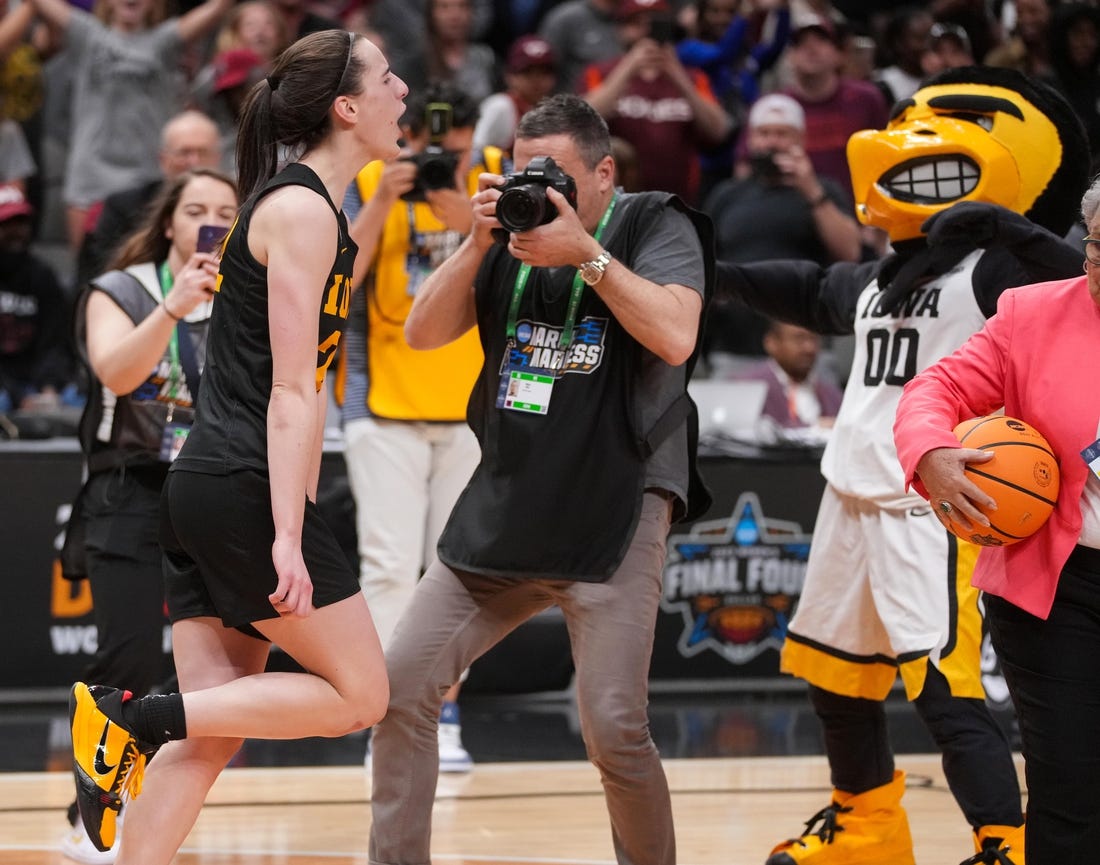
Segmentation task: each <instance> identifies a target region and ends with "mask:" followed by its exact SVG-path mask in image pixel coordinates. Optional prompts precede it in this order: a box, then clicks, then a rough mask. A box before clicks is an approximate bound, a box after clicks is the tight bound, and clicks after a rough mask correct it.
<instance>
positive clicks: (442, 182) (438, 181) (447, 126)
mask: <svg viewBox="0 0 1100 865" xmlns="http://www.w3.org/2000/svg"><path fill="white" fill-rule="evenodd" d="M424 121H425V125H426V127H427V130H428V146H427V147H425V148H424V149H423V150H421V151H420V152H419V153H414V154H412V155H411V156H405V157H402V161H404V162H411V163H413V164H414V165H415V166H416V180H415V182H414V183H413V188H412V189H410V190H409V191H408V192H406V193H405V194H404V195H402V196H401V197H402V198H403V199H404V200H405V201H424V200H425V196H424V193H425V192H427V191H428V190H429V189H454V188H455V171H456V170H457V169H458V156H459V155H458V154H457V153H455V152H454V151H452V150H444V149H443V147H442V142H443V138H444V137H445V136H446V134H447V133H448V132H450V131H451V106H450V105H448V104H447V103H445V102H430V103H428V106H427V108H425V110H424Z"/></svg>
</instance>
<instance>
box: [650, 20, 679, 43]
mask: <svg viewBox="0 0 1100 865" xmlns="http://www.w3.org/2000/svg"><path fill="white" fill-rule="evenodd" d="M649 38H650V39H652V40H653V41H654V42H658V43H660V44H661V45H668V44H670V43H674V42H677V41H679V32H678V28H677V25H676V21H675V19H673V18H671V17H668V16H665V15H655V16H654V17H653V18H652V20H651V21H650V22H649Z"/></svg>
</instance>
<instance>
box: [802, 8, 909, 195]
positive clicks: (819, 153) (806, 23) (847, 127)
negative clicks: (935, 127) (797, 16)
mask: <svg viewBox="0 0 1100 865" xmlns="http://www.w3.org/2000/svg"><path fill="white" fill-rule="evenodd" d="M846 38H847V37H846V35H845V33H844V32H843V31H842V30H841V29H840V28H839V26H838V25H836V24H835V23H834V22H833V21H832V20H830V19H828V18H809V19H803V22H802V24H801V25H800V26H799V27H798V28H797V29H795V31H794V32H793V33H792V34H791V41H790V45H789V47H788V48H787V54H786V57H787V61H788V64H789V66H790V69H791V74H792V78H791V83H790V86H789V87H788V88H787V89H786V90H785V91H784V92H785V93H787V94H788V95H790V96H793V97H794V98H795V99H796V100H798V103H799V104H800V105H801V106H802V109H803V111H805V113H806V153H807V154H809V157H810V161H811V162H812V163H813V166H814V171H816V172H817V173H818V174H819V175H823V176H825V177H828V178H830V179H831V180H833V181H835V182H836V183H838V184H839V185H840V187H841V188H842V189H843V190H844V191H845V193H847V195H848V196H851V194H852V178H851V173H850V172H849V170H848V155H847V152H846V150H845V148H846V147H847V146H848V139H849V138H851V136H852V133H854V132H858V131H859V130H861V129H882V128H883V127H884V126H885V125H886V121H887V119H888V115H889V106H887V104H886V98H885V97H884V96H883V95H882V91H881V90H879V89H878V87H876V86H875V85H874V84H872V83H871V82H869V81H856V80H854V79H851V78H847V77H845V76H844V75H843V74H842V73H841V67H842V66H843V60H844V43H845V40H846Z"/></svg>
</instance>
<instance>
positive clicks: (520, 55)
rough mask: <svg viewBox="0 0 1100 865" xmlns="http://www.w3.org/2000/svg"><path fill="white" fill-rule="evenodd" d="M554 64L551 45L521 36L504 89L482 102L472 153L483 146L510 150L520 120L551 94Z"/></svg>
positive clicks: (509, 61) (509, 63)
mask: <svg viewBox="0 0 1100 865" xmlns="http://www.w3.org/2000/svg"><path fill="white" fill-rule="evenodd" d="M556 65H557V56H556V55H555V54H554V48H553V46H552V45H551V44H550V43H549V42H547V41H546V40H545V39H543V38H542V37H541V36H534V35H528V36H521V37H520V38H519V39H517V40H516V41H515V42H513V43H512V47H511V48H509V49H508V58H507V61H506V64H505V68H504V81H505V85H506V88H505V89H504V90H502V91H500V92H499V93H494V94H493V95H492V96H490V97H488V98H487V99H484V100H483V101H482V103H481V107H480V110H479V116H478V121H477V126H475V127H474V145H473V146H474V151H475V152H476V151H477V150H479V149H480V148H482V147H485V146H492V147H499V148H500V149H501V150H504V151H507V152H509V153H510V152H511V151H512V143H513V142H514V140H515V134H516V124H517V123H518V122H519V119H520V118H521V117H522V116H523V115H524V114H526V113H527V112H528V111H530V110H531V109H532V108H534V107H535V105H536V104H537V103H538V101H539V100H540V99H542V98H544V97H546V96H549V95H550V94H551V93H552V92H553V90H554V84H555V82H556V80H557V72H556Z"/></svg>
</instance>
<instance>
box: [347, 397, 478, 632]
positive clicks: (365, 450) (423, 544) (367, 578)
mask: <svg viewBox="0 0 1100 865" xmlns="http://www.w3.org/2000/svg"><path fill="white" fill-rule="evenodd" d="M480 459H481V451H480V448H479V447H478V443H477V438H476V437H475V436H474V434H473V432H471V430H470V428H469V427H468V426H466V424H465V423H421V422H417V421H391V420H382V419H379V418H361V419H359V420H353V421H349V422H348V423H347V424H346V425H345V427H344V460H345V462H346V464H347V472H348V481H349V483H350V484H351V492H352V495H353V496H354V498H355V511H356V516H355V528H356V532H357V533H358V536H359V583H360V585H361V586H362V588H363V594H364V596H365V597H366V599H367V605H368V606H369V607H370V611H371V615H372V616H373V618H374V625H375V627H376V628H377V629H378V637H379V639H380V640H381V641H382V645H383V647H385V646H386V645H387V644H388V643H389V638H390V634H391V633H392V632H393V627H394V625H396V624H397V620H398V619H399V618H400V617H401V614H402V612H404V610H405V607H406V606H407V605H408V602H409V598H410V597H411V596H412V592H413V588H414V587H415V586H416V582H417V580H418V579H419V578H420V574H421V572H422V571H423V569H424V568H426V567H427V566H428V564H429V563H430V562H431V561H432V560H434V559H435V556H436V553H435V547H436V543H437V542H438V540H439V535H440V533H441V532H442V531H443V526H444V525H445V524H446V522H447V518H448V517H449V516H450V515H451V509H452V508H453V507H454V504H455V501H456V500H457V499H458V496H459V493H461V492H462V490H463V489H464V488H465V486H466V483H467V482H468V481H469V479H470V475H471V474H472V473H473V470H474V468H475V467H476V466H477V464H478V461H479V460H480Z"/></svg>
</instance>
